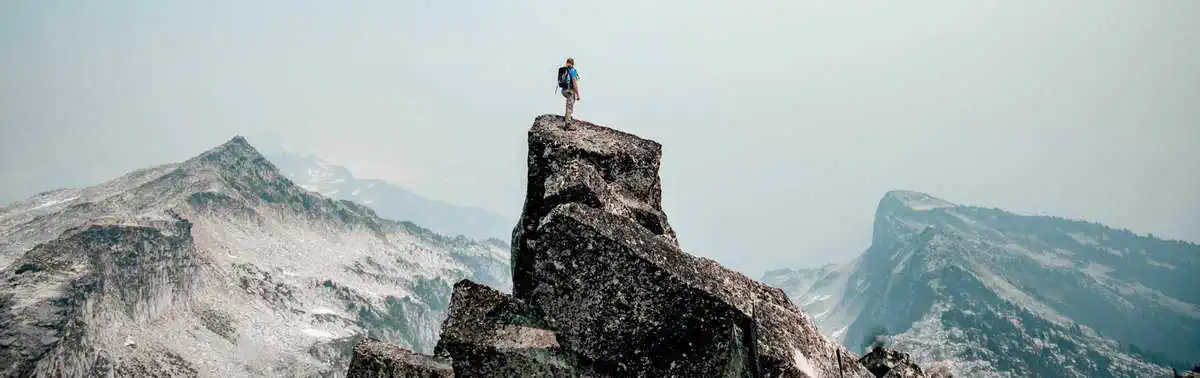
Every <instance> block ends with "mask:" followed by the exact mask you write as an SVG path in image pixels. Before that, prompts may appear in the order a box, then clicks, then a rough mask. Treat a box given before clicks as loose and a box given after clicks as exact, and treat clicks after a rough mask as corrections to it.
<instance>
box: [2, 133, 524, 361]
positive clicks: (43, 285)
mask: <svg viewBox="0 0 1200 378" xmlns="http://www.w3.org/2000/svg"><path fill="white" fill-rule="evenodd" d="M502 244H503V243H491V242H476V241H473V240H469V239H466V238H462V237H458V238H448V237H445V236H442V235H438V234H436V233H433V232H431V231H429V230H426V229H424V228H421V227H419V226H417V225H415V224H412V223H408V222H395V221H391V220H387V219H384V218H381V217H379V216H378V215H376V214H375V213H374V212H373V211H372V210H371V209H369V208H367V207H364V206H361V205H358V204H355V203H353V202H349V201H335V200H331V199H328V198H325V197H322V196H320V195H318V194H316V193H312V192H310V191H307V190H305V189H303V188H300V187H298V186H296V185H295V184H294V183H292V182H291V180H288V179H287V178H286V177H284V176H283V175H282V174H280V173H279V172H278V170H276V169H275V167H274V166H273V165H272V164H271V163H270V162H269V161H267V160H266V159H265V158H263V157H262V156H261V155H259V154H258V152H257V151H256V150H255V149H254V148H253V147H251V146H250V144H249V143H248V142H247V141H246V140H245V139H243V138H240V137H237V138H234V139H232V140H230V141H229V142H228V143H225V144H223V145H221V146H218V147H216V148H213V149H211V150H209V151H206V152H204V153H202V154H200V155H199V156H196V157H194V158H192V159H189V160H187V161H184V162H180V163H175V164H167V165H163V166H158V167H153V168H149V169H143V170H139V171H136V172H133V173H130V174H128V175H126V176H123V177H120V178H116V179H114V180H112V181H109V182H106V183H103V184H100V185H96V186H93V187H88V188H79V189H62V190H55V191H50V192H46V193H42V194H39V195H37V196H34V197H33V198H30V199H27V200H24V201H19V202H16V203H13V204H10V205H7V206H5V207H3V208H0V375H5V376H9V375H14V376H91V375H108V374H115V375H119V376H220V377H231V376H315V375H341V374H344V372H345V371H346V367H347V365H348V363H349V362H350V359H351V356H352V355H353V348H354V345H355V343H356V342H357V341H358V340H360V339H362V338H364V337H366V336H370V337H373V338H376V339H379V340H382V341H386V342H389V343H393V344H398V345H401V346H404V347H407V348H411V349H413V350H417V351H423V352H426V353H428V352H432V350H433V348H434V346H435V343H436V341H437V337H438V332H439V325H440V324H441V321H442V319H443V318H444V317H445V313H446V309H447V307H448V306H449V302H450V295H451V285H452V284H453V283H454V282H457V281H459V280H461V279H464V278H470V279H473V280H476V281H479V282H484V283H487V284H489V285H493V286H495V287H498V288H501V289H505V290H507V288H508V287H509V285H510V277H511V271H510V268H509V266H508V262H509V256H508V253H507V247H506V246H504V245H502Z"/></svg>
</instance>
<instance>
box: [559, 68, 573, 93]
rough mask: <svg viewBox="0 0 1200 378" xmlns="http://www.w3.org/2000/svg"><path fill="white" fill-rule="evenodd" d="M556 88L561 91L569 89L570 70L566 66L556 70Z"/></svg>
mask: <svg viewBox="0 0 1200 378" xmlns="http://www.w3.org/2000/svg"><path fill="white" fill-rule="evenodd" d="M558 88H559V89H561V90H564V91H565V90H568V89H571V69H570V67H567V66H562V67H559V68H558Z"/></svg>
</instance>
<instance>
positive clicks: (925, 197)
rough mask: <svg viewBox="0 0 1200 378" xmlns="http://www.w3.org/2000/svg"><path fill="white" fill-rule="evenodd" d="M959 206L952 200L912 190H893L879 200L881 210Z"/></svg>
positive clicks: (926, 209) (922, 209)
mask: <svg viewBox="0 0 1200 378" xmlns="http://www.w3.org/2000/svg"><path fill="white" fill-rule="evenodd" d="M957 206H958V205H956V204H954V203H952V202H950V201H946V200H943V199H941V198H937V197H934V196H931V195H929V194H925V193H921V192H917V191H912V190H892V191H889V192H887V194H884V195H883V199H881V200H880V201H879V211H880V212H911V211H929V210H934V209H941V208H951V207H957Z"/></svg>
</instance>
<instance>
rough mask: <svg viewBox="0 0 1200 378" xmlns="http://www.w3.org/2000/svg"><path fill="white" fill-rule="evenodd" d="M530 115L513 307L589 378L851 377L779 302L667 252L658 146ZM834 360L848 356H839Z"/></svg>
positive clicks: (698, 261) (764, 290) (809, 326)
mask: <svg viewBox="0 0 1200 378" xmlns="http://www.w3.org/2000/svg"><path fill="white" fill-rule="evenodd" d="M561 125H562V119H561V118H560V117H557V116H541V117H538V118H537V120H536V121H535V122H534V125H533V128H532V129H531V130H530V131H529V176H528V177H529V183H528V185H529V186H528V191H527V195H526V200H525V207H524V210H523V214H522V217H521V220H520V222H519V223H518V225H517V228H516V229H515V230H514V232H513V243H512V244H513V246H514V248H513V254H512V256H513V283H514V294H515V295H516V297H517V298H520V299H522V300H525V301H526V302H528V303H530V304H532V305H533V306H534V307H537V308H538V309H539V310H541V311H542V313H543V314H544V316H545V319H546V322H547V323H548V324H549V326H550V328H551V329H554V330H555V331H557V335H558V341H559V342H560V343H561V344H562V346H563V348H564V349H567V350H571V351H573V352H576V353H578V354H579V355H580V356H581V357H582V358H584V359H587V360H589V361H592V362H593V363H594V364H595V365H594V367H595V369H596V370H597V371H598V372H599V373H601V374H608V375H615V376H627V375H647V376H670V375H674V376H818V375H819V376H839V375H845V376H855V375H865V374H866V372H865V370H862V369H861V367H860V366H859V365H858V364H856V363H854V361H853V359H851V358H849V357H847V358H845V360H846V361H843V363H842V364H841V366H843V367H844V368H845V369H848V370H847V371H839V364H838V362H837V360H836V356H837V355H838V353H837V352H838V349H839V348H840V347H839V346H838V345H837V344H835V343H832V342H829V341H828V340H826V339H825V338H824V336H822V335H821V333H820V332H819V331H818V330H817V328H816V325H815V323H814V322H813V321H812V319H811V318H809V317H808V316H807V315H806V314H804V313H803V312H801V311H800V310H799V309H797V308H796V307H795V306H794V305H792V303H791V302H790V301H789V300H788V298H787V296H786V295H785V294H784V293H783V291H781V290H779V289H775V288H772V287H769V286H766V285H764V284H761V283H759V282H757V281H754V280H752V279H750V278H748V277H746V276H744V275H742V274H739V273H736V272H733V271H730V270H727V269H725V268H723V267H721V266H720V265H718V264H717V263H716V262H714V261H712V260H708V259H704V258H698V257H695V256H692V255H689V254H687V253H685V252H684V251H682V250H680V249H679V246H678V243H677V242H676V237H675V234H674V232H673V231H671V227H670V225H669V224H668V223H667V217H666V215H665V214H664V213H663V211H662V207H661V194H660V182H659V177H658V167H659V159H660V156H661V146H659V144H658V143H655V142H653V141H650V140H646V139H641V138H638V137H637V136H634V135H630V134H627V133H623V132H620V131H616V130H613V129H609V128H606V127H603V126H598V125H594V124H591V123H587V122H582V121H577V122H574V123H573V124H572V129H571V130H564V129H563V128H561ZM842 355H843V356H849V353H848V352H845V351H843V352H842Z"/></svg>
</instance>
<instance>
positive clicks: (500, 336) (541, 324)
mask: <svg viewBox="0 0 1200 378" xmlns="http://www.w3.org/2000/svg"><path fill="white" fill-rule="evenodd" d="M449 312H450V314H449V316H448V317H447V318H446V321H445V322H444V323H442V339H441V341H439V342H438V346H437V349H436V351H435V353H436V354H438V355H441V356H446V357H450V358H452V359H453V360H454V371H455V374H456V375H458V376H462V377H478V376H557V377H561V376H578V375H579V373H578V370H580V369H577V368H576V366H578V365H580V364H579V363H577V362H576V361H575V360H574V359H573V358H570V357H568V356H567V355H566V354H564V353H563V351H562V350H561V348H560V347H559V344H558V339H557V336H556V335H555V333H554V331H551V330H549V329H547V327H546V322H545V321H544V320H542V317H541V315H540V314H539V313H538V310H537V309H535V308H533V307H531V306H529V305H528V304H526V303H525V302H524V301H522V300H520V299H516V298H513V296H512V295H508V294H503V293H500V292H498V291H496V290H495V289H492V288H489V287H487V286H483V285H480V284H477V283H474V282H471V281H469V280H462V281H459V282H458V283H457V284H455V285H454V296H453V297H452V298H451V300H450V310H449Z"/></svg>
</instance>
